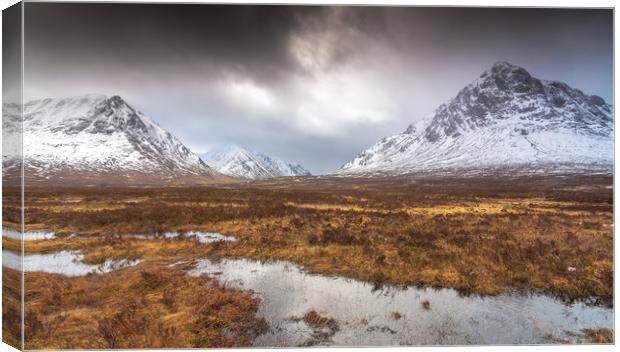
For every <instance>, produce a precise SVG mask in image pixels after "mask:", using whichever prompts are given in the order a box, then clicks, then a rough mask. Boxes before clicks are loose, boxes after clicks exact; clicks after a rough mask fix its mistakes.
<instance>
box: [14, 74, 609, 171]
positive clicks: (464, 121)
mask: <svg viewBox="0 0 620 352" xmlns="http://www.w3.org/2000/svg"><path fill="white" fill-rule="evenodd" d="M19 121H20V109H19V106H18V105H17V104H3V120H2V126H3V129H4V132H3V137H4V140H3V149H4V152H3V160H2V163H3V175H4V176H5V179H6V175H10V174H13V175H19V170H20V168H21V164H20V162H21V158H20V156H21V152H22V150H21V141H20V136H21V134H20V132H21V128H22V127H23V137H24V138H23V157H24V158H23V160H24V168H25V173H26V178H27V180H30V179H31V180H50V181H54V182H60V183H63V182H66V181H67V182H68V181H73V182H78V183H80V182H82V181H84V180H87V181H86V183H88V182H91V181H92V182H94V181H96V180H98V179H101V178H106V179H109V180H111V181H112V182H116V181H118V180H120V179H122V180H125V181H127V182H133V180H143V179H150V180H152V181H153V182H154V183H160V182H161V181H164V182H168V183H170V182H177V181H178V182H181V181H182V180H185V179H188V178H189V179H191V180H192V182H195V181H196V180H198V181H200V182H211V181H218V180H230V179H231V178H245V179H264V178H270V177H281V176H309V175H310V172H308V170H306V169H305V168H304V167H302V166H301V165H299V164H294V163H289V162H285V161H282V160H280V159H277V158H274V157H271V156H267V155H265V154H261V153H257V152H252V151H249V150H247V149H244V148H242V147H240V146H237V145H225V146H218V147H216V148H213V149H212V150H210V151H208V152H207V153H205V154H202V155H200V156H199V155H197V154H195V153H194V152H192V151H191V150H190V149H189V148H188V147H186V146H185V145H184V144H183V143H182V142H181V141H180V140H178V139H177V138H176V137H174V136H173V135H172V134H170V133H169V132H167V131H165V130H164V129H163V128H161V127H160V126H159V125H157V124H156V123H155V122H154V121H152V120H151V119H150V118H149V117H147V116H145V115H144V114H142V113H141V112H139V111H138V110H136V109H135V108H133V107H132V106H130V105H129V104H128V103H127V102H126V101H124V100H123V99H122V98H121V97H119V96H112V97H106V96H103V95H83V96H77V97H70V98H64V99H41V100H34V101H29V102H27V103H25V104H24V120H23V126H20V123H19ZM613 161H614V159H613V108H612V106H611V105H609V104H608V103H606V102H605V101H604V100H603V99H602V98H600V97H598V96H591V95H587V94H584V93H583V92H581V91H580V90H578V89H574V88H571V87H569V86H568V85H567V84H565V83H562V82H556V81H545V80H541V79H538V78H535V77H532V76H531V75H530V74H529V73H528V72H527V71H526V70H525V69H523V68H521V67H518V66H514V65H511V64H509V63H506V62H500V63H497V64H495V65H493V67H491V68H490V69H489V70H487V71H485V72H484V73H483V74H482V75H481V76H480V77H479V78H478V79H476V80H475V81H474V82H472V83H471V84H469V85H467V86H466V87H465V88H463V89H462V90H461V91H460V92H458V94H457V95H456V97H454V98H453V99H452V100H450V101H448V102H447V103H445V104H442V105H441V106H439V107H438V108H437V109H436V110H435V112H434V113H433V114H432V115H430V116H428V117H427V118H425V119H422V120H421V121H420V122H418V123H416V124H415V125H410V126H409V127H408V128H407V129H406V130H405V131H403V132H402V133H400V134H396V135H393V136H390V137H386V138H383V139H382V140H381V141H379V142H378V143H376V144H375V145H373V146H371V147H370V148H368V149H366V150H364V151H363V152H361V153H360V154H359V155H357V156H356V157H355V158H353V159H352V160H351V161H349V162H347V163H346V164H344V165H343V166H342V167H341V168H340V169H339V170H337V171H336V172H335V174H337V175H341V176H347V175H352V176H354V175H359V174H364V175H378V174H388V175H391V174H405V173H417V172H424V173H443V172H445V171H448V172H450V171H455V172H457V173H460V174H462V173H464V172H466V171H467V172H494V171H497V170H509V171H510V170H513V171H515V172H516V171H524V172H527V173H532V172H533V173H549V172H558V171H559V172H601V171H602V172H606V173H609V172H611V171H612V166H613ZM510 172H512V171H510ZM16 180H18V177H17V178H16ZM123 182H124V181H123ZM82 183H84V182H82Z"/></svg>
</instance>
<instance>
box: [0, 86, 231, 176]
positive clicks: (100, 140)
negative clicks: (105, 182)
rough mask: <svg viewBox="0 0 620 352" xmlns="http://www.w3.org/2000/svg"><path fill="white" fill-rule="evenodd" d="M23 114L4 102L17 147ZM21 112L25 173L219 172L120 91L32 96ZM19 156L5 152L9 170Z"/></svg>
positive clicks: (10, 135)
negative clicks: (95, 93) (102, 93)
mask: <svg viewBox="0 0 620 352" xmlns="http://www.w3.org/2000/svg"><path fill="white" fill-rule="evenodd" d="M19 116H20V113H19V106H18V105H17V104H3V128H4V130H5V133H4V135H5V136H8V138H9V139H10V140H11V141H9V142H7V143H6V144H7V145H12V146H17V147H18V146H19V133H18V131H19V128H20V126H19ZM23 116H24V119H23V153H24V168H25V173H26V176H27V177H42V178H44V179H48V180H49V179H54V178H61V179H65V178H70V177H71V176H73V178H75V179H77V178H78V176H80V177H83V178H86V177H87V175H90V176H92V177H93V178H96V177H97V176H101V177H104V176H109V177H110V178H128V177H129V178H135V177H140V176H145V177H154V178H168V179H174V178H178V177H189V176H191V177H207V178H217V177H219V176H221V175H220V174H219V173H217V172H216V171H215V170H213V169H211V168H210V167H209V166H207V165H206V164H205V163H204V162H203V161H202V160H201V159H200V157H198V155H196V154H194V153H193V152H192V151H190V150H189V148H187V147H186V146H185V145H183V143H181V141H179V140H178V139H177V138H176V137H174V136H173V135H172V134H170V133H169V132H167V131H165V130H164V129H163V128H161V127H160V126H159V125H157V124H156V123H155V122H154V121H152V120H151V119H150V118H149V117H147V116H145V115H144V114H142V113H141V112H139V111H138V110H136V109H134V108H133V107H132V106H130V105H129V104H128V103H127V102H126V101H124V100H123V99H122V98H121V97H119V96H112V97H109V98H108V97H106V96H103V95H83V96H77V97H70V98H63V99H41V100H33V101H29V102H27V103H25V104H24V114H23ZM5 138H6V137H5ZM16 156H19V151H9V152H7V153H4V155H3V167H4V169H5V170H6V171H9V172H10V170H11V169H12V168H15V167H17V165H18V163H19V160H18V158H16Z"/></svg>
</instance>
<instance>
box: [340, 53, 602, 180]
mask: <svg viewBox="0 0 620 352" xmlns="http://www.w3.org/2000/svg"><path fill="white" fill-rule="evenodd" d="M612 165H613V109H612V107H611V105H609V104H607V103H606V102H605V101H604V100H603V99H602V98H601V97H598V96H595V95H586V94H584V93H583V92H581V91H580V90H578V89H574V88H571V87H569V86H568V85H567V84H565V83H562V82H556V81H546V80H541V79H538V78H535V77H532V76H531V75H530V74H529V73H528V72H527V71H526V70H525V69H523V68H521V67H518V66H514V65H511V64H509V63H507V62H499V63H496V64H495V65H493V67H492V68H491V69H489V70H487V71H485V72H484V73H483V74H482V75H481V76H480V77H479V78H478V79H476V80H475V81H474V82H472V83H471V84H469V85H467V86H466V87H465V88H463V89H462V90H461V91H460V92H459V93H458V94H457V96H456V97H455V98H453V99H452V100H450V101H449V102H447V103H445V104H443V105H441V106H439V107H438V108H437V109H436V110H435V112H434V113H433V114H432V115H431V116H429V117H427V118H426V119H423V120H422V121H421V122H419V123H418V124H416V125H410V126H409V127H408V128H407V129H406V130H405V131H404V132H402V133H400V134H397V135H394V136H391V137H386V138H383V139H382V140H381V141H379V142H378V143H376V144H375V145H373V146H371V147H370V148H368V149H367V150H365V151H363V152H362V153H360V154H359V155H357V156H356V157H355V158H354V159H353V160H351V161H349V162H348V163H346V164H344V165H343V166H342V167H341V168H340V169H339V170H338V171H337V172H336V173H339V174H355V173H410V172H429V171H430V172H436V171H441V170H444V171H450V170H452V171H457V172H462V171H464V170H471V171H473V172H478V171H483V172H484V171H489V170H508V169H510V170H515V171H518V170H522V171H524V172H528V173H529V172H550V171H562V172H563V171H575V170H582V171H584V170H585V171H594V170H599V171H601V170H602V171H604V172H611V170H612ZM459 170H460V171H459Z"/></svg>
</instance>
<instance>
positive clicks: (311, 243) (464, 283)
mask: <svg viewBox="0 0 620 352" xmlns="http://www.w3.org/2000/svg"><path fill="white" fill-rule="evenodd" d="M611 183H612V182H611V178H610V177H605V176H588V177H582V176H574V177H562V178H560V177H557V178H556V177H529V178H518V179H515V178H507V177H504V178H493V177H488V178H479V179H476V178H469V179H456V178H449V177H446V178H433V179H430V178H429V179H424V178H417V179H411V178H401V179H394V178H378V179H356V180H351V179H330V178H324V179H300V181H298V182H287V181H285V180H270V181H263V182H254V183H245V184H237V185H232V184H231V185H226V186H219V187H193V188H172V187H170V188H143V189H138V188H116V189H77V188H48V189H45V188H29V189H28V192H27V194H26V199H25V204H26V226H27V227H28V228H30V229H53V230H55V231H57V232H58V233H59V234H60V235H61V236H67V235H69V234H72V233H77V234H79V236H78V237H75V238H71V239H68V238H66V237H63V238H58V239H55V240H49V241H34V242H28V243H26V252H45V251H54V250H58V249H62V248H72V249H80V250H82V251H83V252H84V253H85V256H86V261H88V262H90V263H99V262H102V261H104V260H105V259H107V258H141V259H142V260H143V262H142V263H141V264H140V266H139V267H140V268H142V269H143V270H145V269H151V268H159V267H160V266H161V265H163V264H167V263H172V262H175V261H178V260H191V259H193V258H198V257H202V256H205V255H220V256H243V257H249V258H255V259H282V260H290V261H293V262H296V263H298V264H301V265H303V266H304V267H306V268H307V269H308V270H310V271H312V272H318V273H328V274H338V275H344V276H347V277H352V278H356V279H360V280H364V281H368V282H373V283H375V284H377V285H381V284H385V283H390V284H395V285H411V284H413V285H423V286H434V287H450V288H455V289H457V290H459V291H460V292H461V293H465V294H468V293H477V294H498V293H501V292H506V291H510V290H528V291H541V292H545V293H549V294H552V295H556V296H558V297H560V298H562V299H565V300H567V301H573V300H591V299H594V300H595V303H603V304H608V305H611V302H612V298H613V197H612V190H611V189H610V188H609V185H611ZM18 195H19V194H18V192H16V191H15V190H10V189H9V190H5V194H4V197H5V199H8V200H9V201H8V202H5V206H4V207H3V217H4V219H5V221H6V222H7V223H8V224H11V223H13V224H16V223H18V222H19V208H18V207H17V206H13V205H12V204H15V202H11V200H17V199H18V198H19V197H18ZM66 200H80V201H79V202H73V203H72V202H66ZM50 210H53V211H50ZM169 230H177V231H187V230H205V231H217V232H221V233H224V234H227V235H234V236H237V237H238V238H239V241H237V242H225V243H219V244H214V245H200V244H198V243H197V242H196V241H195V240H192V239H183V238H180V239H176V240H162V239H151V240H137V239H132V238H129V237H126V236H125V235H127V234H139V233H154V232H162V231H169ZM4 245H5V248H9V249H12V248H14V247H15V249H16V248H18V245H19V242H17V241H11V240H6V239H5V240H4ZM569 267H571V268H575V270H572V269H571V270H569V269H568V268H569ZM133 270H134V269H126V270H125V271H123V272H125V273H126V274H124V275H130V273H133V274H131V279H130V280H135V281H136V282H141V284H142V285H143V284H144V283H145V280H146V281H148V280H147V279H146V278H144V277H142V276H139V277H138V276H136V275H138V274H136V273H134V271H133ZM136 270H137V269H136ZM161 270H164V271H166V270H172V269H161ZM172 272H174V270H173V271H172ZM116 275H119V274H117V273H112V274H110V275H109V277H110V279H107V280H103V281H104V282H106V285H109V287H114V285H117V284H120V283H114V282H113V281H114V280H122V278H121V277H118V276H116ZM171 275H179V276H181V277H184V276H183V274H182V273H180V272H174V274H171ZM28 276H30V277H37V278H38V280H39V281H36V284H34V286H33V287H34V288H36V289H40V288H41V287H40V285H42V284H41V283H42V282H43V281H40V280H43V279H44V278H45V277H48V278H49V277H53V278H54V280H59V281H62V282H64V281H65V280H68V281H70V282H79V283H80V284H79V285H78V287H82V291H74V290H71V291H70V293H69V294H68V295H69V297H73V298H72V299H76V298H75V297H81V296H83V295H85V294H86V293H85V292H93V291H96V290H93V289H90V288H88V287H90V285H93V286H92V287H100V286H98V285H102V284H100V283H97V282H96V281H95V280H93V279H89V278H72V279H66V278H62V277H60V276H58V278H57V276H53V275H52V276H50V275H45V274H33V275H28ZM102 277H107V275H104V276H102ZM112 278H113V279H112ZM48 280H50V279H48ZM190 281H191V280H190ZM185 285H190V284H189V283H185ZM209 285H210V286H209V287H211V286H212V285H213V283H211V284H209ZM27 289H29V286H27ZM143 289H144V288H143ZM152 289H153V290H156V291H157V292H158V293H157V295H155V296H157V301H156V302H155V301H151V300H149V301H148V302H147V303H148V304H147V305H146V306H141V305H140V304H141V299H142V297H144V295H143V294H142V292H139V291H138V290H137V288H136V290H130V291H129V293H128V296H127V297H133V298H135V299H136V303H135V304H136V305H137V306H136V310H137V312H142V313H140V314H145V317H146V318H149V319H150V320H151V321H157V319H155V320H153V319H154V318H153V317H151V316H149V315H148V314H147V313H148V312H155V311H158V310H165V312H167V314H168V316H169V319H173V318H172V317H176V316H177V315H181V316H182V315H183V314H186V313H183V312H187V309H188V307H192V309H194V310H195V309H196V307H195V306H192V304H191V303H190V302H189V301H187V300H184V299H185V298H183V299H178V298H177V297H176V296H175V295H176V293H172V292H170V293H166V297H164V291H163V290H159V289H157V287H156V286H154V287H153V288H152ZM212 289H215V288H212ZM220 289H221V288H220ZM183 291H184V290H181V292H183ZM225 291H228V290H225ZM50 294H51V293H50ZM179 294H182V293H179ZM89 295H90V296H91V301H90V304H95V303H94V302H97V301H99V300H103V301H105V300H106V299H108V300H109V299H110V298H109V297H101V296H99V295H96V294H94V293H89ZM236 295H239V292H237V293H236ZM44 296H45V295H44ZM74 296H75V297H74ZM28 297H29V299H33V302H35V301H37V300H38V299H40V297H39V296H28ZM149 297H150V296H149ZM138 298H139V299H138ZM151 298H152V297H151ZM63 304H65V303H63ZM67 304H69V303H67ZM153 307H157V308H153ZM81 309H82V310H79V309H78V308H74V309H73V310H69V312H67V313H62V314H68V316H67V317H66V318H64V319H65V320H64V321H63V322H62V323H59V324H57V325H60V328H58V330H57V332H56V333H55V334H54V336H56V335H60V336H63V337H62V338H60V339H55V338H54V337H53V336H52V337H50V338H49V339H47V338H44V337H42V336H45V335H39V336H38V337H37V338H35V340H36V341H38V342H37V344H34V346H57V347H58V346H69V345H71V343H73V345H72V346H83V347H84V348H88V347H94V346H99V347H101V346H106V345H109V343H108V342H106V339H107V338H103V337H102V333H101V332H99V330H98V327H97V326H96V325H95V326H90V327H89V329H90V330H88V329H87V330H85V331H87V332H88V333H89V334H90V335H89V336H90V337H91V340H90V342H88V343H87V340H88V339H86V338H85V337H84V336H82V337H81V339H82V340H80V338H79V337H78V336H79V335H80V333H81V332H80V331H78V330H76V331H74V332H72V333H69V332H68V331H67V330H65V329H66V327H67V326H69V325H71V324H77V323H76V319H77V318H76V314H77V316H81V317H82V318H83V319H85V320H84V321H86V319H87V316H88V315H89V314H91V311H95V312H99V309H103V308H99V307H97V308H92V307H91V306H88V305H87V306H82V308H81ZM104 311H105V314H103V315H102V316H105V317H106V318H107V319H112V320H109V321H106V322H102V325H101V326H102V329H104V330H105V327H106V326H109V324H112V322H113V321H114V319H116V320H117V321H118V322H123V321H124V319H126V317H123V316H122V315H119V316H115V314H116V311H113V310H112V309H111V308H109V309H107V310H104ZM78 312H79V313H78ZM62 314H61V313H60V311H59V312H57V313H56V315H42V317H43V318H42V321H44V322H50V321H52V319H56V318H57V317H58V316H62ZM150 314H154V313H150ZM192 317H193V318H194V321H196V320H197V319H198V318H197V314H193V315H192ZM58 319H61V318H58ZM174 319H176V318H174ZM174 319H173V320H174ZM174 321H177V320H174ZM129 323H131V324H134V323H135V322H128V324H129ZM203 323H204V324H206V325H209V326H220V325H221V324H223V323H221V322H210V321H204V322H203ZM119 324H120V323H119ZM86 325H87V326H88V324H86ZM77 326H78V325H75V326H74V328H75V329H77ZM32 327H33V329H35V330H36V328H37V323H36V321H33V323H32ZM167 327H168V325H165V326H161V327H160V326H157V325H148V326H146V327H145V328H144V331H145V333H144V334H142V335H139V336H134V337H131V338H129V337H128V340H123V341H116V340H114V337H108V338H111V339H112V340H111V341H115V342H113V343H114V344H120V345H123V346H129V345H131V344H132V343H136V344H137V343H139V342H140V341H141V340H140V339H146V338H147V337H145V336H150V335H149V334H155V333H154V331H158V332H157V335H158V336H167V335H166V332H165V331H159V330H160V329H164V330H165V329H167ZM228 328H229V327H228V326H226V329H228ZM175 329H177V330H176V331H179V330H178V329H181V330H182V329H188V328H187V327H183V326H176V327H175ZM190 330H191V329H190ZM183 331H189V330H183ZM213 331H215V330H213ZM61 332H62V333H61ZM82 335H83V334H82ZM181 335H182V334H181ZM225 335H226V336H228V335H227V334H225ZM92 336H99V337H98V338H97V339H96V341H97V342H96V343H95V342H94V340H93V338H92ZM153 336H154V335H153ZM185 337H187V336H185ZM27 338H28V340H30V339H32V337H31V336H28V335H27ZM85 339H86V340H85ZM158 339H160V338H159V337H157V338H155V337H153V340H152V341H153V342H152V345H154V346H155V345H157V346H160V345H161V346H164V345H166V346H175V347H179V346H186V345H187V343H186V344H185V345H180V344H173V343H172V342H166V341H165V340H168V339H169V338H161V339H163V340H161V339H160V340H158ZM179 341H180V340H179ZM184 341H192V343H190V344H194V343H204V344H206V345H209V344H211V343H221V344H223V345H226V344H230V343H232V342H230V341H228V340H226V339H225V338H223V337H220V336H219V335H217V334H216V335H210V334H204V333H202V334H200V333H198V332H194V333H192V335H191V338H189V339H184ZM246 342H247V340H244V341H243V343H246ZM31 343H32V342H31ZM175 343H176V342H175Z"/></svg>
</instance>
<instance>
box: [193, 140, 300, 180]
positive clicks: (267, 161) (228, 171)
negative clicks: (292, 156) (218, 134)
mask: <svg viewBox="0 0 620 352" xmlns="http://www.w3.org/2000/svg"><path fill="white" fill-rule="evenodd" d="M200 157H201V158H202V159H203V160H204V161H205V162H206V163H207V164H209V165H211V166H212V167H214V168H215V169H216V170H218V171H219V172H221V173H223V174H225V175H229V176H236V177H244V178H250V179H260V178H269V177H279V176H309V175H310V172H308V170H306V169H304V168H303V167H302V166H301V165H299V164H292V163H287V162H285V161H282V160H280V159H277V158H274V157H270V156H267V155H265V154H261V153H255V152H251V151H249V150H247V149H244V148H242V147H239V146H237V145H224V146H218V147H215V148H213V149H211V150H209V151H208V152H206V153H204V154H201V155H200Z"/></svg>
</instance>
